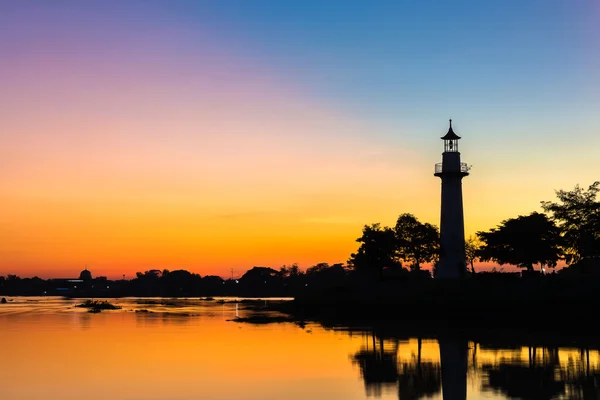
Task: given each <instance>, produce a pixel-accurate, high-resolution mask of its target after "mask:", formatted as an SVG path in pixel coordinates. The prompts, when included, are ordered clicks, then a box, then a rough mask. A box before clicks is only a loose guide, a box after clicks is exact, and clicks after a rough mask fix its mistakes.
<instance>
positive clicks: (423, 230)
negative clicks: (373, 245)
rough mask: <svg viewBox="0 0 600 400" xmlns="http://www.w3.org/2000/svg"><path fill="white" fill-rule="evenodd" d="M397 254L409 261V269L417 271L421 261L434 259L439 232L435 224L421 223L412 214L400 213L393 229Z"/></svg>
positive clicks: (436, 255) (437, 252) (436, 254)
mask: <svg viewBox="0 0 600 400" xmlns="http://www.w3.org/2000/svg"><path fill="white" fill-rule="evenodd" d="M394 232H395V234H396V240H397V250H398V256H399V257H400V259H401V260H403V261H405V262H410V263H411V264H410V269H411V270H415V271H418V270H420V269H421V263H427V262H431V261H434V260H435V259H436V258H437V257H438V254H439V238H440V234H439V232H438V229H437V227H436V226H434V225H431V224H429V223H422V222H419V220H418V219H417V218H416V217H415V216H414V215H412V214H402V215H400V217H398V220H397V221H396V226H395V229H394Z"/></svg>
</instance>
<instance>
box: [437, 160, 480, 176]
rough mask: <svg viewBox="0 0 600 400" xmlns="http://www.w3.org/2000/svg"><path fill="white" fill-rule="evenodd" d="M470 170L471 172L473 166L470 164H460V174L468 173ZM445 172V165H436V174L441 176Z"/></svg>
mask: <svg viewBox="0 0 600 400" xmlns="http://www.w3.org/2000/svg"><path fill="white" fill-rule="evenodd" d="M470 170H471V166H469V164H467V163H464V162H461V163H460V172H465V173H468V172H469V171H470ZM443 171H444V164H443V163H437V164H435V173H436V174H441V173H442V172H443ZM455 171H456V170H455Z"/></svg>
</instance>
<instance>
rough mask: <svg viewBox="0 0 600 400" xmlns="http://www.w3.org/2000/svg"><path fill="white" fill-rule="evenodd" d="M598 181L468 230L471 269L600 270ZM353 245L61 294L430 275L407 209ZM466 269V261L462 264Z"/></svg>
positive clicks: (434, 242) (425, 234)
mask: <svg viewBox="0 0 600 400" xmlns="http://www.w3.org/2000/svg"><path fill="white" fill-rule="evenodd" d="M599 191H600V182H594V183H593V184H592V185H590V186H589V187H588V188H587V189H584V188H581V187H580V186H579V185H577V186H575V188H574V189H573V190H569V191H566V190H558V191H556V196H557V199H556V200H555V201H542V202H541V207H542V210H543V211H544V212H541V213H540V212H532V213H531V214H529V215H520V216H517V217H515V218H510V219H506V220H504V221H502V222H501V223H500V224H499V225H498V226H496V227H494V228H491V229H490V230H488V231H479V232H476V234H475V235H474V236H471V237H469V238H468V239H467V240H466V243H465V254H466V261H467V264H468V266H469V269H470V271H471V272H472V273H474V272H475V269H474V263H475V262H476V261H478V260H479V261H483V262H487V261H492V262H495V263H497V264H499V265H505V264H508V265H513V266H517V267H521V268H524V269H526V270H528V271H534V267H535V266H539V267H540V269H545V268H546V267H549V268H553V267H555V266H556V265H557V264H558V262H559V261H561V260H562V261H564V262H565V263H566V264H568V265H569V266H568V267H567V268H564V269H562V270H561V271H560V272H561V273H567V274H576V275H577V274H597V273H598V272H600V201H599V200H598V192H599ZM356 241H357V242H358V243H359V247H358V249H357V250H356V252H354V253H352V254H351V255H350V257H349V259H348V260H347V262H346V263H338V264H328V263H318V264H316V265H314V266H312V267H309V268H307V269H306V271H302V270H301V269H300V267H299V266H298V265H297V264H291V265H284V266H282V267H280V268H279V269H273V268H270V267H264V266H256V267H253V268H251V269H250V270H248V271H246V272H245V273H244V274H243V275H242V276H241V278H238V279H228V280H225V279H223V278H221V277H220V276H215V275H208V276H200V275H199V274H195V273H191V272H189V271H186V270H176V271H169V270H166V269H165V270H162V271H161V270H155V269H153V270H147V271H145V272H137V273H136V277H135V278H134V279H130V280H125V279H123V280H108V279H107V278H105V277H99V278H95V279H92V280H89V281H86V282H81V283H78V284H72V285H71V286H70V287H69V288H68V289H69V290H68V293H76V294H77V293H81V294H84V292H86V293H88V294H90V293H91V294H94V295H103V294H107V295H108V294H111V295H138V296H159V295H160V296H193V295H243V294H245V295H248V294H256V295H258V296H265V295H267V294H270V295H293V293H295V292H297V291H298V290H305V289H304V288H307V287H311V288H314V287H320V286H321V287H325V286H332V285H341V284H343V283H344V282H347V281H348V280H349V279H351V280H355V281H356V280H362V279H365V277H367V278H374V279H382V278H384V277H385V278H392V279H393V278H407V277H408V278H415V277H417V278H430V277H431V275H430V272H429V271H427V270H423V269H422V266H423V265H424V264H431V265H433V274H434V275H435V267H436V265H437V262H438V260H439V230H438V227H437V226H435V225H432V224H429V223H422V222H420V221H419V220H418V219H417V218H416V217H415V216H414V215H413V214H409V213H404V214H402V215H400V216H399V217H398V219H397V221H396V224H395V225H394V226H393V227H387V226H382V225H381V224H379V223H375V224H371V225H365V226H364V227H363V229H362V234H361V236H360V237H359V238H357V239H356ZM465 268H467V265H466V266H465ZM64 285H65V283H64V282H62V281H60V280H54V279H48V280H44V279H41V278H38V277H33V278H23V279H22V278H19V277H18V276H16V275H8V276H6V277H4V276H0V294H12V295H17V294H29V295H43V294H57V293H58V292H57V290H59V289H64V288H61V286H64Z"/></svg>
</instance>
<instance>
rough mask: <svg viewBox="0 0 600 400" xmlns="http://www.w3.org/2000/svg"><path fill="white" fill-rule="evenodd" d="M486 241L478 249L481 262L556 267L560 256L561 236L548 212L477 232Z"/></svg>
mask: <svg viewBox="0 0 600 400" xmlns="http://www.w3.org/2000/svg"><path fill="white" fill-rule="evenodd" d="M477 236H478V237H479V239H481V241H482V242H483V245H482V247H481V248H480V249H479V251H478V252H477V255H478V256H479V259H480V260H482V261H490V260H492V261H495V262H497V263H498V264H500V265H503V264H511V265H516V266H518V267H522V268H527V270H528V271H533V266H534V265H535V264H540V265H542V266H544V265H547V266H549V267H555V266H556V263H557V261H558V260H559V259H560V257H561V250H560V244H561V237H560V230H559V229H558V227H557V226H556V225H555V224H554V223H553V222H552V221H550V220H549V219H548V218H547V217H546V215H545V214H540V213H537V212H534V213H532V214H530V215H527V216H519V217H517V218H511V219H507V220H505V221H502V224H501V225H499V226H498V227H497V228H492V229H491V230H490V231H489V232H477Z"/></svg>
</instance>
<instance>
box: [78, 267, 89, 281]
mask: <svg viewBox="0 0 600 400" xmlns="http://www.w3.org/2000/svg"><path fill="white" fill-rule="evenodd" d="M79 279H81V280H82V281H91V280H92V273H91V272H90V271H88V269H87V268H86V269H84V270H83V271H81V272H80V273H79Z"/></svg>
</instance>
